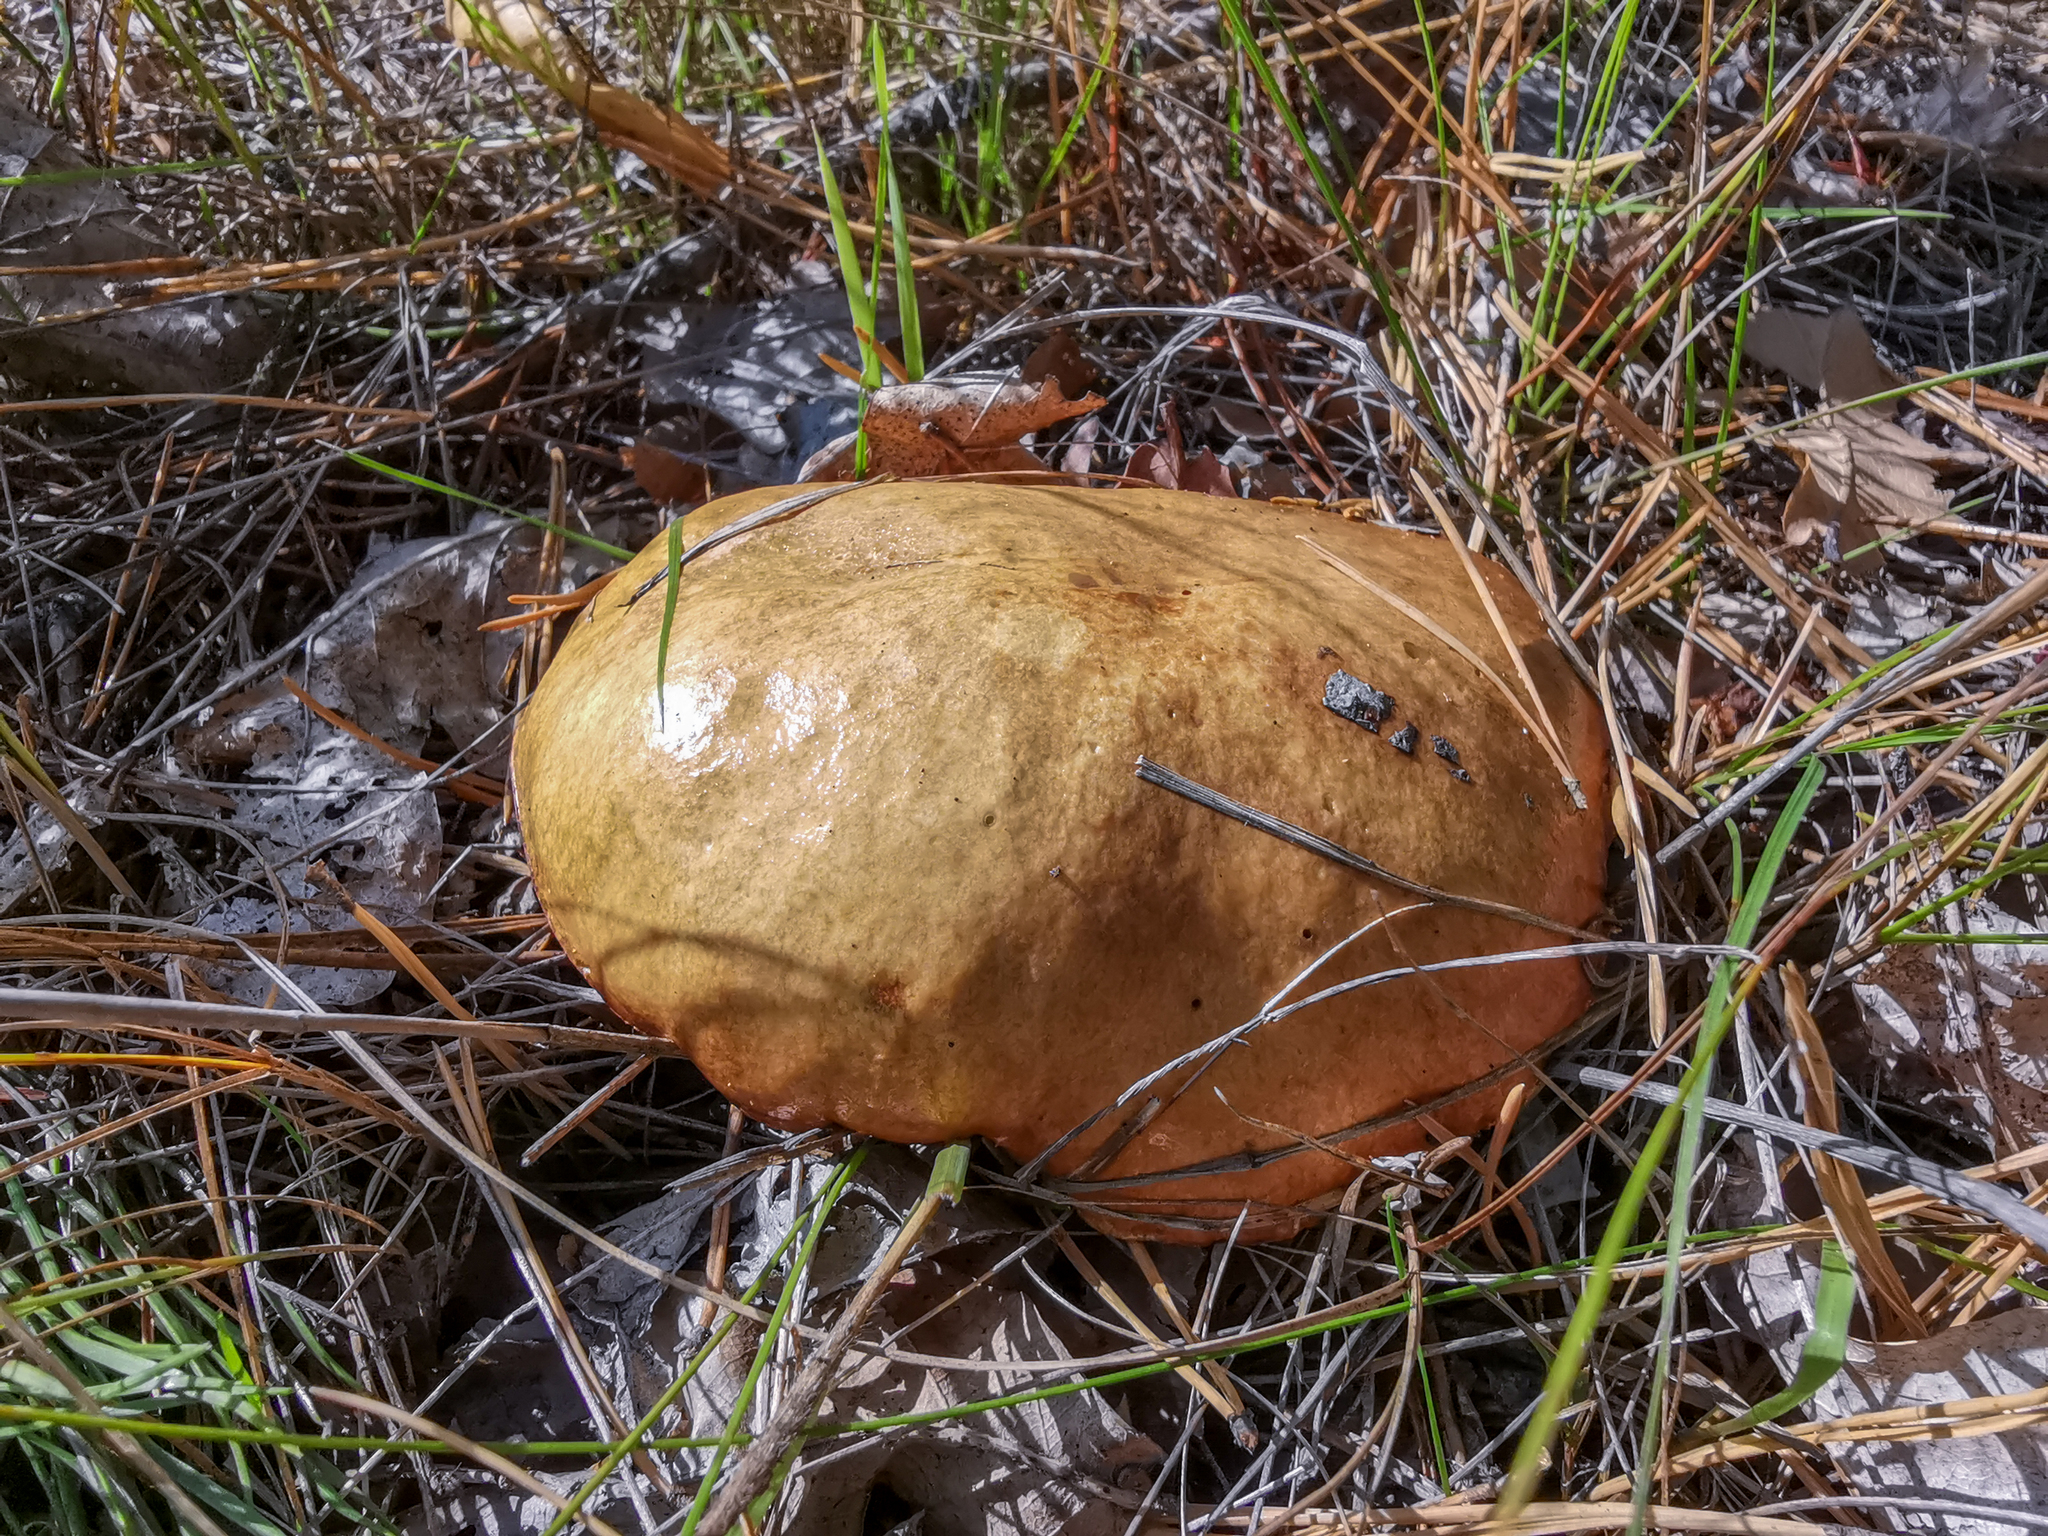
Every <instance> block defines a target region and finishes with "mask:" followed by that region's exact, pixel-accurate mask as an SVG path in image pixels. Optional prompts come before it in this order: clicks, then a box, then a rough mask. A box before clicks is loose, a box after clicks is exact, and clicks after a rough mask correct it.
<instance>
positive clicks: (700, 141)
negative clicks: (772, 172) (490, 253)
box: [447, 0, 732, 197]
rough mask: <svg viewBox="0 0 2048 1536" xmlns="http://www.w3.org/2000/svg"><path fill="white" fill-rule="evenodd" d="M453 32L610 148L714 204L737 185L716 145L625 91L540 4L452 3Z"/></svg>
mask: <svg viewBox="0 0 2048 1536" xmlns="http://www.w3.org/2000/svg"><path fill="white" fill-rule="evenodd" d="M447 3H448V30H449V31H450V32H452V33H453V34H454V36H455V40H456V41H457V42H458V43H461V44H462V45H463V46H464V47H466V48H475V49H477V50H478V51H479V52H482V53H485V54H488V55H489V56H490V57H491V58H493V59H495V60H497V61H498V62H499V63H500V64H502V65H504V66H505V67H506V68H507V69H516V70H519V71H521V72H522V73H524V74H529V75H532V76H533V77H534V78H535V79H536V80H538V81H540V82H541V84H543V85H545V86H546V87H547V88H548V89H549V90H551V91H553V92H554V93H555V94H556V95H558V96H560V97H561V98H562V99H563V100H564V101H566V102H568V103H569V105H570V106H572V107H574V108H575V109H576V110H577V111H579V112H581V113H582V114H583V115H584V116H585V117H587V118H589V119H590V121H591V124H592V126H594V127H595V128H596V129H597V132H598V137H600V138H602V139H603V140H604V141H605V142H606V143H607V144H611V145H615V146H616V147H618V148H621V149H630V150H631V151H632V152H633V153H634V154H636V155H638V156H639V157H640V158H641V159H642V160H645V161H646V162H647V163H648V164H649V165H651V166H654V167H655V168H656V169H658V170H663V171H667V172H668V173H669V175H671V176H673V177H675V178H676V180H678V181H680V182H682V183H683V185H685V186H686V187H688V188H689V189H690V190H691V191H693V192H696V193H697V194H699V195H700V196H704V197H709V196H711V195H712V194H713V193H715V192H717V191H718V189H719V188H720V187H723V186H725V185H726V184H727V183H728V182H730V181H731V180H732V161H731V159H730V157H729V156H728V155H727V154H726V152H725V150H724V149H722V148H721V147H720V146H719V144H718V142H717V140H715V139H713V138H712V137H711V136H710V135H709V134H707V133H706V132H704V130H703V129H701V128H699V127H698V126H697V125H696V124H694V123H692V122H691V121H690V120H689V119H688V118H686V117H684V116H683V115H682V114H681V113H680V112H677V111H674V110H673V109H671V108H669V107H665V106H662V105H660V104H659V103H657V102H652V101H648V100H646V99H645V98H644V97H641V96H638V95H635V94H634V93H633V92H632V91H627V90H621V89H620V88H619V87H618V86H615V85H613V84H612V83H611V82H610V81H608V80H606V79H605V78H604V76H603V75H602V74H601V73H600V72H599V71H598V68H597V65H596V62H595V61H594V60H593V59H592V58H591V57H590V53H589V51H588V50H587V49H586V48H584V46H583V45H582V43H581V42H579V41H578V40H577V39H576V38H575V37H574V36H573V35H572V34H571V33H570V32H568V31H567V29H565V28H564V27H563V26H562V24H561V23H560V22H559V21H557V20H556V19H555V17H554V15H553V13H552V12H550V11H549V10H548V9H547V8H546V7H545V6H544V5H541V4H540V3H539V0H447Z"/></svg>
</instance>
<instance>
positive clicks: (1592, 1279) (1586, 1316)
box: [1495, 758, 1822, 1521]
mask: <svg viewBox="0 0 2048 1536" xmlns="http://www.w3.org/2000/svg"><path fill="white" fill-rule="evenodd" d="M1821 773H1822V765H1821V762H1820V760H1819V759H1818V758H1816V759H1814V760H1812V761H1810V762H1809V763H1808V764H1807V765H1806V772H1805V773H1804V775H1802V776H1801V778H1800V780H1799V784H1798V786H1797V787H1796V788H1795V789H1794V790H1793V791H1792V795H1791V798H1790V799H1789V800H1787V801H1786V802H1785V809H1784V810H1783V811H1781V812H1780V813H1779V815H1778V820H1777V823H1776V825H1774V826H1773V827H1772V828H1771V835H1770V838H1769V840H1768V841H1767V842H1766V843H1765V845H1764V851H1763V856H1762V858H1761V859H1759V860H1758V862H1757V868H1756V871H1755V873H1754V874H1753V875H1752V876H1751V878H1750V882H1749V889H1748V891H1747V892H1745V893H1744V896H1743V901H1742V905H1741V907H1740V908H1738V909H1737V911H1736V914H1735V920H1734V922H1733V923H1731V924H1730V926H1729V932H1728V942H1729V943H1730V944H1735V945H1740V946H1744V947H1747V945H1748V944H1749V942H1750V940H1751V939H1752V938H1754V937H1755V935H1756V928H1757V924H1758V922H1759V920H1760V919H1761V918H1762V916H1763V908H1764V901H1765V899H1766V898H1767V897H1768V896H1769V894H1770V892H1771V889H1772V887H1773V886H1774V885H1775V884H1776V883H1777V876H1778V869H1779V867H1780V866H1781V865H1782V864H1783V863H1784V859H1785V854H1786V851H1787V850H1788V849H1789V848H1790V847H1791V845H1792V834H1793V833H1794V832H1795V831H1797V830H1798V828H1799V825H1800V823H1801V822H1802V821H1803V820H1804V819H1805V816H1806V808H1807V807H1808V806H1809V805H1811V804H1812V803H1813V797H1814V796H1815V795H1816V794H1817V793H1818V792H1819V790H1820V783H1821ZM1735 974H1736V966H1735V962H1733V961H1723V962H1722V963H1721V965H1720V967H1719V968H1718V969H1717V970H1716V972H1715V975H1714V984H1713V988H1712V990H1711V991H1710V992H1709V993H1708V996H1707V1002H1706V1006H1705V1008H1704V1009H1703V1010H1702V1013H1701V1019H1700V1032H1699V1040H1698V1044H1697V1045H1696V1046H1695V1048H1694V1051H1693V1061H1692V1065H1691V1066H1690V1067H1689V1068H1687V1070H1686V1073H1685V1076H1684V1077H1683V1078H1681V1079H1680V1080H1679V1084H1678V1098H1677V1100H1676V1102H1674V1103H1672V1104H1671V1105H1669V1106H1667V1107H1666V1108H1665V1110H1664V1112H1663V1113H1662V1114H1660V1115H1659V1116H1658V1117H1657V1120H1656V1123H1655V1124H1654V1125H1653V1126H1652V1127H1651V1130H1650V1135H1649V1139H1648V1140H1647V1141H1646V1142H1645V1144H1644V1146H1643V1150H1642V1153H1641V1155H1640V1156H1639V1157H1638V1158H1637V1160H1636V1164H1635V1166H1634V1168H1633V1169H1631V1170H1630V1173H1629V1177H1628V1182H1627V1183H1626V1184H1624V1185H1623V1186H1622V1191H1621V1195H1620V1197H1619V1198H1618V1199H1617V1200H1616V1201H1615V1203H1614V1214H1613V1216H1612V1217H1610V1218H1609V1220H1608V1223H1607V1230H1606V1232H1605V1234H1604V1235H1603V1236H1602V1237H1601V1240H1600V1248H1599V1251H1598V1252H1597V1254H1596V1255H1595V1257H1594V1260H1593V1267H1592V1270H1591V1271H1590V1272H1589V1273H1588V1274H1587V1276H1586V1284H1585V1289H1584V1290H1583V1291H1582V1292H1581V1293H1580V1295H1579V1301H1578V1305H1577V1306H1576V1307H1575V1308H1574V1309H1573V1311H1572V1320H1571V1322H1570V1324H1569V1325H1568V1326H1567V1327H1566V1329H1565V1333H1564V1337H1563V1339H1562V1340H1560V1341H1559V1343H1558V1347H1557V1358H1556V1359H1554V1360H1553V1361H1552V1362H1551V1365H1550V1370H1549V1373H1548V1374H1547V1375H1546V1376H1545V1378H1544V1381H1543V1395H1542V1397H1541V1398H1539V1399H1538V1400H1537V1403H1536V1408H1535V1411H1534V1412H1533V1413H1532V1414H1531V1415H1530V1419H1529V1424H1528V1427H1527V1428H1526V1429H1525V1430H1523V1432H1522V1439H1521V1443H1520V1444H1519V1445H1518V1446H1516V1448H1515V1459H1514V1464H1513V1466H1512V1467H1511V1469H1510V1471H1509V1474H1508V1481H1507V1486H1506V1488H1505V1489H1503V1490H1502V1493H1501V1497H1500V1501H1499V1503H1498V1504H1497V1505H1496V1506H1495V1518H1496V1519H1498V1520H1502V1521H1507V1520H1512V1519H1514V1518H1515V1516H1516V1515H1517V1514H1519V1513H1520V1512H1521V1511H1522V1510H1524V1509H1526V1508H1527V1507H1528V1505H1529V1501H1530V1499H1531V1498H1532V1497H1533V1495H1534V1493H1535V1489H1536V1479H1537V1477H1538V1476H1540V1475H1541V1472H1542V1468H1543V1463H1544V1460H1545V1457H1546V1455H1547V1453H1548V1451H1549V1448H1550V1442H1551V1439H1552V1437H1553V1436H1554V1435H1555V1434H1556V1432H1557V1419H1558V1414H1559V1413H1560V1412H1562V1411H1563V1409H1564V1405H1565V1402H1566V1400H1567V1399H1568V1398H1569V1397H1570V1396H1571V1394H1572V1392H1573V1390H1574V1389H1575V1388H1576V1387H1577V1385H1578V1378H1579V1368H1580V1366H1581V1365H1583V1364H1584V1363H1585V1358H1586V1351H1587V1349H1588V1348H1589V1347H1590V1346H1591V1344H1592V1342H1593V1331H1594V1329H1595V1328H1597V1327H1598V1326H1599V1323H1600V1314H1601V1313H1602V1312H1603V1311H1604V1310H1605V1309H1606V1306H1607V1297H1608V1295H1609V1293H1610V1292H1611V1291H1612V1290H1613V1287H1614V1266H1615V1265H1616V1263H1618V1262H1619V1261H1620V1258H1621V1254H1622V1250H1623V1249H1624V1248H1625V1247H1626V1246H1627V1245H1628V1241H1629V1237H1630V1235H1631V1234H1632V1233H1633V1232H1634V1231H1635V1224H1636V1218H1637V1217H1638V1216H1640V1215H1641V1214H1642V1209H1643V1203H1644V1201H1645V1200H1646V1199H1647V1198H1648V1196H1649V1193H1650V1183H1651V1180H1652V1179H1654V1178H1655V1177H1656V1173H1657V1169H1658V1168H1659V1167H1660V1166H1662V1164H1663V1162H1664V1157H1665V1154H1666V1153H1667V1152H1669V1151H1670V1150H1671V1143H1672V1141H1673V1140H1674V1139H1675V1137H1676V1136H1677V1134H1678V1130H1679V1125H1680V1121H1681V1119H1682V1118H1683V1116H1684V1112H1685V1108H1686V1106H1687V1104H1688V1103H1694V1104H1696V1103H1697V1102H1698V1101H1699V1100H1700V1099H1702V1098H1704V1097H1705V1096H1706V1088H1707V1079H1708V1069H1709V1068H1710V1067H1711V1065H1712V1063H1713V1060H1714V1056H1715V1054H1716V1053H1717V1052H1718V1051H1719V1050H1720V1048H1721V1042H1722V1041H1723V1040H1724V1039H1725V1038H1726V1037H1727V1034H1728V1028H1729V1026H1730V1024H1732V1023H1733V1021H1734V1017H1735V1001H1736V999H1735V996H1734V993H1735Z"/></svg>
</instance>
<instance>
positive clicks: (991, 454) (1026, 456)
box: [797, 378, 1103, 481]
mask: <svg viewBox="0 0 2048 1536" xmlns="http://www.w3.org/2000/svg"><path fill="white" fill-rule="evenodd" d="M1102 405H1103V400H1102V397H1101V396H1099V395H1084V396H1083V397H1082V398H1081V399H1079V400H1069V399H1067V398H1066V396H1065V394H1064V393H1063V392H1062V391H1061V389H1060V386H1059V383H1058V381H1057V380H1054V379H1050V378H1048V379H1045V380H1044V381H1042V382H1040V383H1038V384H1035V385H1034V384H1018V383H1007V382H989V381H975V382H960V383H951V382H943V383H942V382H926V383H923V384H894V385H889V386H887V387H885V388H882V389H878V390H876V391H875V392H874V393H873V394H872V395H870V396H869V397H868V412H867V416H866V417H865V418H864V420H863V422H862V426H863V428H864V430H865V431H866V432H867V437H868V459H867V472H868V473H869V474H870V475H880V474H889V475H895V476H898V477H899V478H902V479H906V480H908V479H917V478H921V477H925V476H931V475H958V474H970V473H973V474H985V473H991V472H994V473H1001V472H1003V471H1006V470H1013V471H1018V470H1021V471H1042V470H1043V469H1044V468H1045V466H1044V464H1042V463H1040V462H1039V460H1038V458H1037V456H1036V455H1034V454H1033V453H1032V452H1031V451H1030V450H1029V449H1027V448H1025V447H1023V446H1022V445H1021V443H1020V442H1019V439H1020V438H1022V437H1023V436H1024V434H1025V433H1027V432H1040V431H1043V430H1044V429H1045V428H1047V427H1050V426H1053V425H1056V424H1057V423H1059V422H1062V421H1066V420H1068V419H1070V418H1072V417H1075V416H1085V415H1087V414H1088V413H1089V412H1090V411H1094V410H1099V409H1100V408H1101V407H1102ZM854 437H855V435H854V434H853V433H848V434H847V435H846V436H844V437H841V438H837V439H835V440H834V441H832V442H830V443H827V444H826V445H825V446H824V447H823V448H821V449H820V450H818V452H817V453H815V454H813V455H812V456H811V459H810V461H809V462H808V463H806V464H805V465H804V467H803V472H802V473H801V474H799V475H798V476H797V478H798V480H800V481H802V480H847V479H851V478H852V477H853V460H854Z"/></svg>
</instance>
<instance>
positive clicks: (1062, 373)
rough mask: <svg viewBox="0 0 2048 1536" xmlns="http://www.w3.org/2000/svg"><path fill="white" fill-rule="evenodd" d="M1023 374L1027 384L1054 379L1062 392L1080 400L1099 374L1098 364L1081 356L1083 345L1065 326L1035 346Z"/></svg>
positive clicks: (1026, 359)
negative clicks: (1096, 365) (1097, 370)
mask: <svg viewBox="0 0 2048 1536" xmlns="http://www.w3.org/2000/svg"><path fill="white" fill-rule="evenodd" d="M1019 376H1020V377H1021V378H1022V379H1023V381H1024V382H1025V383H1026V384H1039V383H1042V382H1044V381H1045V380H1047V379H1051V380H1052V381H1053V382H1054V383H1055V384H1057V385H1059V387H1060V393H1061V394H1063V395H1065V396H1066V397H1067V398H1068V399H1069V400H1078V399H1080V398H1081V394H1082V392H1083V391H1084V390H1086V389H1087V388H1088V386H1089V385H1090V384H1093V383H1094V382H1095V380H1096V378H1097V377H1098V374H1097V372H1096V368H1095V365H1094V364H1093V363H1091V362H1089V361H1088V359H1087V358H1086V357H1084V356H1082V355H1081V344H1080V343H1079V342H1078V341H1076V340H1074V333H1073V332H1072V331H1070V330H1067V329H1065V328H1064V327H1062V328H1061V329H1059V330H1056V331H1054V332H1053V333H1052V334H1051V335H1050V336H1048V337H1046V338H1045V340H1043V341H1041V342H1040V343H1039V344H1038V345H1037V346H1036V347H1035V348H1033V349H1032V352H1031V355H1030V356H1029V357H1027V358H1025V359H1024V370H1023V372H1022V374H1021V375H1019Z"/></svg>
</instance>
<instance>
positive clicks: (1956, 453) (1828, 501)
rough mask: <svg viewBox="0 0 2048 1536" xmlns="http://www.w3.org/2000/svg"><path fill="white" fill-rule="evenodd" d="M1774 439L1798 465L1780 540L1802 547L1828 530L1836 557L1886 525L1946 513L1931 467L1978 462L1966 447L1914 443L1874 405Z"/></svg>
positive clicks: (1911, 523)
mask: <svg viewBox="0 0 2048 1536" xmlns="http://www.w3.org/2000/svg"><path fill="white" fill-rule="evenodd" d="M1778 441H1779V444H1780V446H1782V447H1783V448H1784V449H1785V450H1786V451H1787V452H1788V453H1790V454H1791V455H1792V456H1793V457H1794V458H1795V459H1797V460H1798V461H1799V465H1800V469H1801V474H1800V476H1799V484H1798V485H1797V486H1796V487H1794V488H1793V491H1792V494H1791V496H1790V497H1788V498H1787V499H1786V502H1785V541H1786V542H1787V543H1788V544H1805V543H1808V542H1810V541H1811V540H1812V539H1813V538H1814V536H1815V535H1816V534H1823V533H1825V531H1826V530H1827V529H1828V528H1829V527H1834V528H1837V529H1838V530H1839V541H1840V542H1839V546H1838V547H1839V549H1840V550H1841V552H1842V553H1844V554H1846V553H1847V552H1848V551H1850V550H1852V549H1857V548H1860V547H1861V546H1863V545H1865V544H1868V543H1870V542H1871V541H1872V540H1874V539H1875V538H1876V537H1877V536H1878V535H1879V534H1880V533H1881V532H1883V531H1885V530H1887V529H1895V528H1917V527H1919V526H1920V525H1921V524H1923V523H1928V522H1932V521H1933V520H1934V519H1936V518H1938V517H1946V516H1947V515H1948V502H1949V493H1948V492H1947V491H1944V490H1942V489H1941V488H1940V487H1939V486H1938V485H1937V484H1936V481H1935V475H1936V471H1937V470H1943V469H1955V468H1960V467H1966V466H1970V465H1977V464H1983V463H1985V462H1986V458H1985V455H1983V454H1981V453H1977V452H1975V451H1973V450H1968V449H1954V448H1940V447H1936V446H1934V445H1933V444H1930V443H1926V442H1922V441H1921V440H1920V439H1919V438H1917V437H1915V436H1914V435H1913V434H1912V433H1910V432H1908V431H1906V430H1905V429H1904V428H1902V427H1900V426H1897V425H1896V424H1894V423H1893V422H1891V421H1889V420H1887V419H1886V417H1885V414H1884V412H1882V411H1880V410H1877V409H1875V408H1864V409H1858V410H1851V411H1843V412H1842V413H1841V414H1839V415H1837V416H1834V417H1832V418H1830V419H1829V420H1828V421H1827V423H1826V424H1825V425H1823V426H1817V427H1809V428H1806V429H1805V430H1803V431H1799V432H1788V433H1786V434H1785V435H1784V436H1783V437H1782V438H1780V439H1779V440H1778ZM1871 558H1872V559H1874V558H1875V557H1874V556H1872V557H1871ZM1851 563H1852V565H1853V564H1857V563H1859V562H1851ZM1866 563H1867V562H1866Z"/></svg>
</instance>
